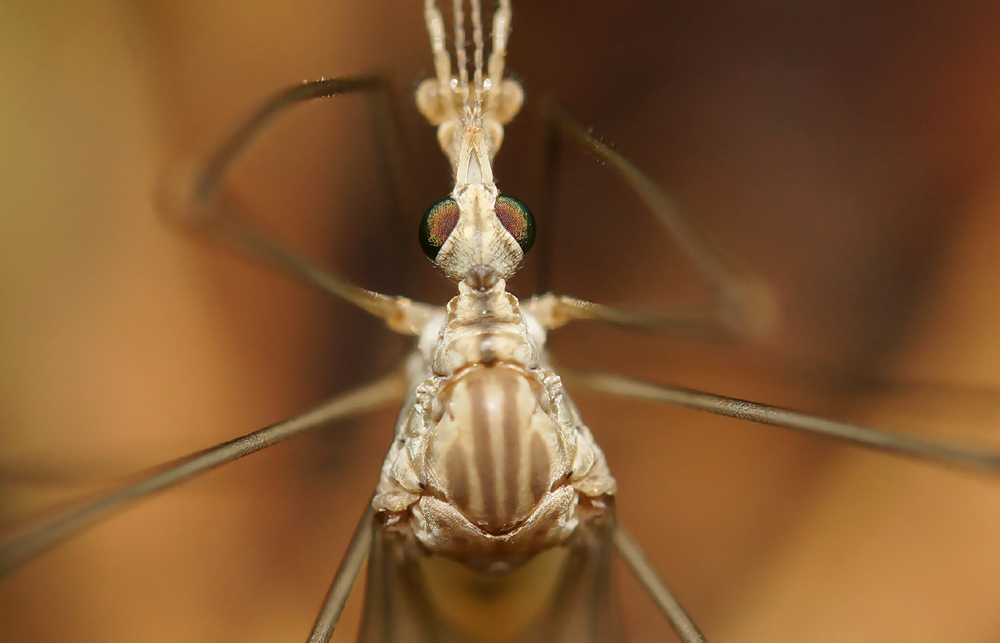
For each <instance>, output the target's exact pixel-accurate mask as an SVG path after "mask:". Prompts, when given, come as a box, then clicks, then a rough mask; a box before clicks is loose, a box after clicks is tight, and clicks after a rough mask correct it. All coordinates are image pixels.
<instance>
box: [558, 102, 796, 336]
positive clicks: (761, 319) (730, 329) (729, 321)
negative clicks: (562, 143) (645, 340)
mask: <svg viewBox="0 0 1000 643" xmlns="http://www.w3.org/2000/svg"><path fill="white" fill-rule="evenodd" d="M544 111H545V119H546V123H547V125H548V127H549V128H550V130H551V131H554V132H557V133H558V134H560V135H561V136H564V137H566V138H568V139H569V140H571V141H574V142H576V143H577V144H579V145H580V146H582V147H584V148H585V149H587V150H588V151H590V152H592V153H593V154H595V155H596V156H597V157H598V158H599V159H600V160H601V161H603V162H604V163H605V164H607V165H608V166H609V167H610V168H611V169H612V170H614V171H615V172H617V173H618V174H619V175H620V176H621V177H622V178H623V179H624V180H625V182H626V183H627V184H628V185H629V186H630V187H631V188H632V189H633V190H635V192H636V194H637V195H638V196H639V197H640V198H641V199H642V200H643V201H644V202H645V203H646V205H647V207H649V209H650V211H651V212H652V214H653V215H654V216H655V217H656V219H657V221H658V222H659V223H660V224H661V225H662V226H663V227H664V229H665V230H666V231H667V232H668V233H669V234H670V236H671V237H673V238H674V240H675V241H676V242H677V243H678V245H679V246H680V247H681V249H682V251H683V252H684V253H685V254H686V255H687V257H688V259H689V260H690V261H691V263H692V264H693V265H694V267H695V268H696V269H697V271H698V273H699V274H700V275H701V276H702V277H703V278H704V279H705V281H706V282H707V284H708V286H709V287H710V289H711V292H712V295H713V299H714V301H713V302H712V304H711V305H709V306H704V305H696V306H684V307H680V308H678V309H671V310H664V311H649V312H624V311H615V310H613V309H610V308H608V307H595V306H593V305H591V304H589V302H581V301H580V300H573V299H572V298H559V297H556V296H554V295H546V296H544V297H549V298H551V299H552V300H554V301H555V306H556V308H559V309H560V310H559V313H560V315H561V319H562V320H563V323H565V321H570V320H573V319H591V320H595V321H601V322H606V323H611V324H616V325H621V326H629V327H636V328H644V329H647V330H674V331H678V330H679V331H685V332H692V331H694V332H696V333H702V334H705V333H707V334H713V335H718V334H722V335H729V336H738V337H746V336H751V337H752V336H756V335H760V334H763V333H765V332H767V331H768V330H769V329H770V328H771V326H773V324H774V322H775V316H776V315H775V304H774V302H773V297H772V296H771V293H770V290H769V289H768V288H767V287H766V286H765V285H764V284H762V283H760V282H759V281H757V280H755V279H752V278H749V277H747V276H745V275H742V274H740V273H739V272H737V270H736V269H735V268H733V267H732V266H730V265H729V263H728V262H727V261H725V259H724V258H723V256H722V255H721V253H719V252H718V251H717V250H716V249H715V248H714V247H713V246H712V244H711V243H710V242H709V240H708V239H707V238H706V237H705V236H704V235H703V234H702V233H701V232H700V231H699V230H698V229H697V227H696V226H695V225H694V224H693V223H692V222H691V221H690V220H689V219H688V218H687V217H686V216H684V214H683V213H682V212H681V210H680V209H679V208H678V207H677V205H676V204H675V203H674V202H673V201H672V200H671V199H670V197H668V196H667V195H666V194H665V193H664V192H663V190H662V189H661V188H660V187H659V186H658V185H656V183H654V182H653V181H652V180H651V179H650V178H649V177H647V176H646V175H645V174H643V173H642V172H641V171H639V169H638V168H636V167H635V166H634V165H632V164H631V163H630V162H629V161H628V160H626V159H625V158H624V157H622V156H621V155H620V154H619V153H618V152H616V151H614V150H613V149H611V148H610V147H608V146H607V145H605V144H604V143H602V142H601V141H600V140H598V139H597V138H595V137H594V136H593V135H592V134H591V133H590V132H588V131H587V130H585V129H584V128H583V127H581V126H580V124H579V123H577V122H576V121H575V120H574V119H573V118H572V117H571V116H570V115H569V114H568V113H567V112H566V111H565V110H563V109H562V108H561V107H559V106H558V105H557V104H555V103H552V102H549V103H547V104H546V105H545V107H544ZM549 146H550V147H551V144H549ZM553 149H557V148H553ZM557 153H558V152H557V151H556V152H553V158H552V163H554V162H555V158H556V155H557ZM550 171H552V170H551V169H550ZM544 274H545V272H544V268H543V275H544ZM575 303H577V304H584V305H583V306H579V305H574V304H575ZM542 323H543V324H544V323H545V321H544V320H542ZM557 325H558V322H557Z"/></svg>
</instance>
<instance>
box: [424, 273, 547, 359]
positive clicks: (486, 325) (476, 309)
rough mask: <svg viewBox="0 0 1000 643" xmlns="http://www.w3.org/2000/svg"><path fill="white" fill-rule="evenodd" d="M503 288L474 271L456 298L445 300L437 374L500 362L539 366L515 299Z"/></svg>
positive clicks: (463, 282) (535, 350)
mask: <svg viewBox="0 0 1000 643" xmlns="http://www.w3.org/2000/svg"><path fill="white" fill-rule="evenodd" d="M477 280H479V281H478V282H477ZM506 285H507V284H506V282H505V281H504V280H503V279H499V278H496V277H494V276H492V275H490V274H489V273H488V269H487V270H482V271H478V272H476V271H474V274H472V275H470V276H469V277H467V278H466V280H464V281H462V282H460V283H459V284H458V295H457V296H456V297H454V298H453V299H452V300H451V301H450V302H448V307H447V312H446V315H445V321H444V326H443V328H442V330H441V341H440V342H439V344H438V348H437V350H436V351H435V354H434V358H433V366H432V367H433V370H434V372H435V373H436V374H437V375H441V376H445V377H447V376H450V375H453V374H454V373H456V372H457V371H459V370H462V369H465V368H469V367H472V366H475V365H483V366H493V365H495V364H498V363H503V364H508V365H511V366H516V367H520V368H525V369H533V368H537V366H538V365H539V355H538V348H537V346H536V345H535V342H534V340H533V339H532V338H531V336H530V335H529V333H528V328H527V325H526V323H525V320H524V316H523V315H522V314H521V308H520V306H519V305H518V302H517V298H516V297H514V296H513V295H511V294H510V293H508V292H507V290H506Z"/></svg>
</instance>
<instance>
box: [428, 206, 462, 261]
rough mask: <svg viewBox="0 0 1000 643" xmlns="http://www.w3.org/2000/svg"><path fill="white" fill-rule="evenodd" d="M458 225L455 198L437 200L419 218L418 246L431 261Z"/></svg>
mask: <svg viewBox="0 0 1000 643" xmlns="http://www.w3.org/2000/svg"><path fill="white" fill-rule="evenodd" d="M456 225H458V204H457V203H455V199H445V200H444V201H438V202H437V203H435V204H434V205H432V206H431V208H430V209H429V210H428V211H427V212H426V213H425V214H424V218H423V219H421V220H420V231H419V234H420V247H421V248H423V250H424V254H425V255H427V258H428V259H430V260H431V261H434V259H435V257H437V255H438V252H440V251H441V246H443V245H444V242H445V241H447V240H448V237H450V236H451V233H452V232H453V231H454V230H455V226H456Z"/></svg>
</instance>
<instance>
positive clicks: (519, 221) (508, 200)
mask: <svg viewBox="0 0 1000 643" xmlns="http://www.w3.org/2000/svg"><path fill="white" fill-rule="evenodd" d="M493 211H494V212H496V215H497V218H498V219H500V223H501V224H502V225H503V227H504V228H506V230H507V232H509V233H510V234H511V236H512V237H514V239H515V240H516V241H517V243H518V245H520V246H521V251H522V252H524V253H527V252H528V250H531V246H532V244H534V243H535V217H534V216H533V215H532V214H531V210H529V209H528V206H526V205H524V204H523V203H521V202H520V201H518V200H517V199H515V198H513V197H509V196H498V197H497V202H496V205H495V206H494V208H493Z"/></svg>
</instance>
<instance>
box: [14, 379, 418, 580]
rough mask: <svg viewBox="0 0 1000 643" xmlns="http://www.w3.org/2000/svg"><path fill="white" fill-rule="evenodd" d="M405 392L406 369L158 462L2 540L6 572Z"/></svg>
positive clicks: (397, 397) (399, 396)
mask: <svg viewBox="0 0 1000 643" xmlns="http://www.w3.org/2000/svg"><path fill="white" fill-rule="evenodd" d="M404 393H405V383H404V381H403V378H402V376H401V375H400V374H398V373H394V374H392V375H390V376H388V377H385V378H382V379H379V380H376V381H375V382H371V383H369V384H366V385H365V386H362V387H360V388H356V389H354V390H353V391H349V392H347V393H344V394H342V395H339V396H337V397H335V398H333V399H332V400H329V401H328V402H325V403H324V404H322V405H320V406H318V407H316V408H315V409H313V410H311V411H307V412H305V413H303V414H301V415H298V416H296V417H293V418H291V419H288V420H285V421H283V422H278V423H277V424H272V425H271V426H269V427H266V428H263V429H260V430H258V431H254V432H253V433H249V434H247V435H244V436H243V437H241V438H236V439H235V440H230V441H228V442H223V443H222V444H219V445H217V446H214V447H211V448H208V449H205V450H204V451H199V452H198V453H194V454H192V455H189V456H185V457H183V458H179V459H177V460H175V461H173V462H171V463H168V464H166V465H162V466H160V467H156V468H155V469H153V470H152V471H151V472H149V473H147V474H141V477H140V478H139V479H138V480H137V481H134V482H130V483H129V484H127V485H125V486H123V487H121V488H119V489H116V490H115V491H112V492H110V493H107V494H104V495H101V496H98V497H97V498H94V499H92V500H86V501H83V502H80V503H77V504H75V505H72V506H70V507H67V508H65V509H62V510H60V511H58V512H56V513H54V514H53V515H51V516H49V517H47V518H44V519H42V520H39V521H37V522H34V523H32V524H29V525H27V526H26V527H24V528H23V529H21V530H19V531H15V532H13V533H11V534H9V535H8V536H6V537H4V538H2V539H0V576H3V575H5V574H7V573H9V572H10V571H12V570H14V569H16V568H18V567H20V566H21V565H23V564H24V563H26V562H28V561H29V560H31V559H32V558H34V557H35V556H38V555H39V554H41V553H43V552H45V551H46V550H48V549H50V548H51V547H54V546H55V545H57V544H59V543H60V542H62V541H63V540H66V539H67V538H69V537H71V536H73V535H75V534H76V533H78V532H80V531H82V530H84V529H86V528H87V527H90V526H92V525H94V524H95V523H97V522H98V521H100V520H102V519H104V518H107V517H108V516H109V515H111V514H112V513H113V512H114V511H115V510H117V509H119V508H121V507H123V506H125V505H127V504H129V503H131V502H133V501H135V500H139V499H140V498H144V497H146V496H149V495H152V494H154V493H157V492H159V491H163V490H165V489H169V488H171V487H174V486H176V485H178V484H180V483H182V482H184V481H186V480H189V479H190V478H193V477H195V476H197V475H199V474H201V473H204V472H205V471H208V470H210V469H214V468H216V467H218V466H221V465H223V464H226V463H227V462H232V461H233V460H238V459H239V458H242V457H244V456H247V455H250V454H251V453H255V452H257V451H260V450H261V449H264V448H266V447H269V446H271V445H273V444H277V443H278V442H281V441H283V440H287V439H288V438H291V437H293V436H296V435H298V434H300V433H304V432H305V431H308V430H310V429H314V428H316V427H319V426H321V425H322V424H325V423H327V422H331V421H333V420H338V419H341V418H344V417H348V416H350V415H354V414H357V413H362V412H365V411H370V410H372V409H375V408H377V407H379V406H381V405H382V404H384V403H386V402H389V401H391V400H395V399H399V398H401V397H402V396H403V394H404Z"/></svg>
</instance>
